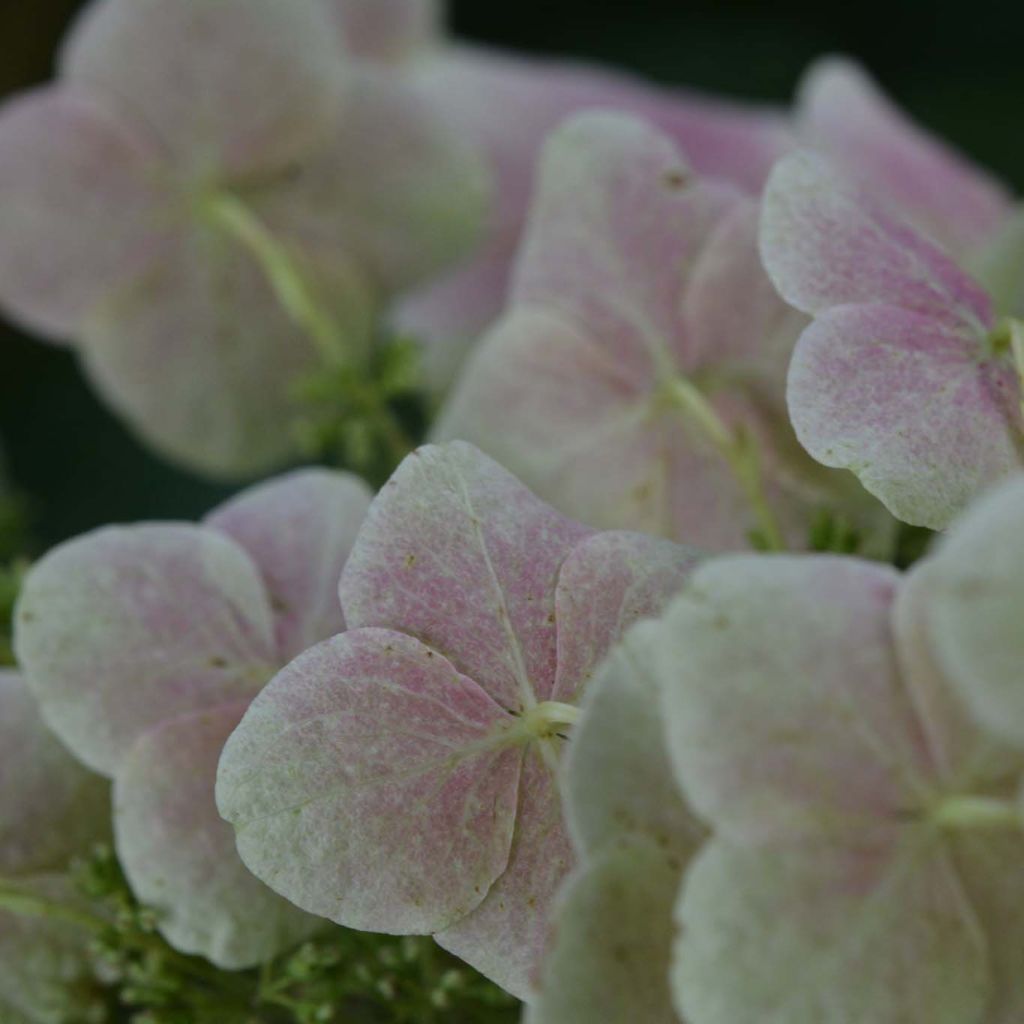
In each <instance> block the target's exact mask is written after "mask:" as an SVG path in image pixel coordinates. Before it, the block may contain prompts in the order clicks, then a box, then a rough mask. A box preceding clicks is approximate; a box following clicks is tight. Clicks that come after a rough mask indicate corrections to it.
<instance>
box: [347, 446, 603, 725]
mask: <svg viewBox="0 0 1024 1024" xmlns="http://www.w3.org/2000/svg"><path fill="white" fill-rule="evenodd" d="M589 533H590V531H589V530H588V529H587V528H586V527H583V526H580V525H579V524H578V523H574V522H572V521H571V520H568V519H565V518H563V517H562V516H561V515H559V514H558V513H557V512H555V511H554V509H552V508H550V507H549V506H547V505H545V504H544V503H543V502H542V501H540V500H539V499H538V498H536V497H534V496H533V494H531V493H530V492H529V491H528V490H527V489H526V487H524V486H523V485H522V484H521V483H520V482H519V481H518V480H516V479H515V477H513V476H511V475H510V474H509V473H508V472H506V471H505V470H504V469H502V468H501V466H499V465H498V464H497V463H495V462H492V461H491V460H490V459H489V458H487V457H486V456H485V455H483V454H482V453H481V452H479V451H478V450H477V449H476V448H473V447H472V446H471V445H468V444H463V443H461V442H454V443H452V444H447V445H436V446H435V445H429V446H427V447H424V448H420V449H419V450H417V451H416V452H413V454H412V455H410V456H408V458H406V459H405V461H404V462H403V463H402V465H401V466H399V468H398V470H397V471H396V473H395V474H394V476H393V477H392V478H391V480H390V481H389V482H388V483H387V484H386V485H385V486H384V488H383V490H382V491H381V493H380V494H379V495H378V497H377V498H376V500H375V501H374V503H373V504H372V505H371V506H370V511H369V514H368V515H367V518H366V523H365V525H364V526H363V528H362V530H361V531H360V534H359V538H358V540H357V541H356V546H355V548H354V550H353V552H352V555H351V557H350V558H349V562H348V565H347V566H346V568H345V572H344V574H343V575H342V578H341V603H342V609H343V611H344V613H345V618H346V621H347V622H348V624H349V626H350V627H352V628H354V627H358V626H380V627H383V628H387V629H396V630H401V631H403V632H407V633H410V634H412V635H414V636H416V637H419V638H420V639H421V640H423V642H424V643H427V644H429V645H430V646H431V647H433V648H435V649H436V650H438V651H439V652H441V653H442V654H443V655H444V656H445V657H447V658H449V659H450V660H451V661H452V663H453V664H454V665H455V666H456V668H458V670H459V671H460V672H464V673H465V674H466V675H468V676H470V677H471V678H472V679H474V680H476V682H477V683H479V685H480V686H482V687H483V689H484V690H485V691H486V692H487V693H488V694H490V696H491V697H493V698H494V700H496V701H497V702H498V703H499V704H500V705H501V706H502V707H504V708H507V709H509V710H517V709H519V708H520V707H526V706H529V705H531V704H532V703H533V701H534V699H537V700H545V699H547V697H548V696H549V695H550V693H551V689H552V687H553V686H554V681H555V658H556V630H555V614H554V612H555V585H556V582H557V574H558V570H559V567H560V566H561V564H562V562H563V560H564V559H565V557H566V556H567V555H568V553H569V552H570V551H571V550H572V548H573V547H574V546H575V545H576V544H577V543H579V541H581V540H583V538H584V537H586V536H587V535H588V534H589Z"/></svg>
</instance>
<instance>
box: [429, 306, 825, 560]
mask: <svg viewBox="0 0 1024 1024" xmlns="http://www.w3.org/2000/svg"><path fill="white" fill-rule="evenodd" d="M619 340H621V339H617V338H615V337H614V336H613V335H608V336H605V337H601V336H598V335H596V334H593V333H588V332H586V331H584V330H581V329H578V328H576V327H574V326H573V324H572V323H571V322H570V321H568V320H567V319H566V318H565V317H563V316H562V315H561V314H557V315H552V314H551V313H549V312H548V311H547V310H543V309H539V308H533V307H529V306H524V307H523V308H521V309H516V310H515V311H514V312H513V313H512V314H510V315H509V316H508V317H507V318H506V319H504V320H502V321H501V322H500V323H499V324H498V326H497V327H496V328H495V330H494V331H493V332H492V333H491V334H490V335H489V336H488V338H487V339H486V340H485V341H484V343H483V345H482V346H481V348H480V349H479V351H478V352H477V353H476V354H475V356H474V357H473V359H472V360H471V362H470V364H469V366H468V367H467V369H466V372H465V374H464V376H463V379H462V382H461V383H460V385H459V387H458V388H457V389H456V391H455V393H454V395H453V396H452V398H451V399H450V401H449V403H448V406H447V407H446V409H445V411H444V412H443V413H442V415H441V417H440V420H439V422H438V424H437V425H436V427H435V436H436V437H438V438H439V439H442V440H444V439H449V438H465V439H466V440H469V441H472V442H473V443H474V444H477V445H479V446H480V447H481V448H483V449H484V450H485V451H486V452H487V453H488V454H489V455H492V456H493V457H494V458H496V459H497V460H498V461H499V462H501V463H502V464H503V465H505V466H507V467H508V468H509V469H510V470H511V471H512V472H514V473H515V474H516V475H517V476H519V477H520V478H521V479H522V480H523V481H524V483H526V484H527V486H529V487H530V488H531V489H532V490H534V491H535V492H536V493H537V494H539V495H540V496H541V497H542V498H544V499H545V500H547V501H550V502H551V503H552V504H553V505H555V507H556V508H558V509H560V510H561V511H563V512H565V513H566V514H567V515H571V516H574V517H575V518H578V519H581V520H583V521H585V522H587V523H589V524H591V525H592V526H594V527H597V528H599V529H619V528H625V529H631V530H637V531H642V532H645V533H652V534H656V535H659V536H662V537H668V538H672V539H675V540H681V541H685V542H686V543H688V544H694V545H697V546H699V547H702V548H706V549H708V550H729V549H732V550H735V549H736V548H739V547H746V546H747V545H748V544H749V536H750V531H751V528H752V527H753V526H754V522H753V518H752V514H751V509H750V504H749V500H748V498H747V497H746V495H744V493H743V492H742V490H741V489H740V486H739V484H738V483H737V481H736V478H735V476H734V475H733V473H732V471H731V469H730V468H729V466H728V464H727V462H726V461H725V459H724V458H723V457H722V454H721V452H720V451H719V450H718V449H717V448H715V447H714V445H713V444H712V443H711V442H710V441H709V440H708V438H707V436H706V434H705V433H704V432H703V430H702V429H700V428H699V427H697V426H695V425H694V424H693V423H692V421H691V420H690V419H689V418H688V416H687V415H685V414H684V413H683V412H682V411H681V410H679V409H677V408H675V407H673V406H672V405H671V404H670V403H669V402H668V401H665V400H662V399H661V397H660V396H656V395H655V383H654V379H653V371H652V369H651V366H650V358H649V355H648V354H647V353H646V352H644V351H643V350H642V349H637V348H629V347H625V346H623V347H622V348H620V349H619V350H618V351H616V349H615V347H614V345H615V342H616V341H619ZM712 404H713V405H714V406H715V407H716V408H717V410H718V412H719V414H720V415H721V416H722V418H723V420H724V421H725V422H726V423H729V424H737V423H741V424H743V426H744V428H745V429H747V430H752V431H754V432H756V435H757V437H758V438H759V440H760V441H762V442H763V444H764V445H772V444H774V443H776V441H777V436H778V434H779V428H782V427H784V426H785V425H784V424H781V423H779V424H778V428H776V427H773V426H772V425H771V423H770V421H769V420H768V419H767V418H765V417H764V416H763V415H762V411H761V409H760V408H759V407H758V404H757V403H752V402H751V401H748V400H747V399H746V398H745V397H743V396H741V395H737V394H734V393H730V392H729V391H728V390H723V391H721V392H718V393H717V394H715V395H714V396H713V399H712ZM786 429H788V427H787V428H786ZM793 447H794V448H795V447H796V445H795V442H794V443H793ZM772 455H774V453H772ZM801 455H802V453H801ZM802 459H803V461H804V462H810V460H809V459H807V458H806V456H804V455H802ZM766 461H769V463H770V465H771V466H772V468H774V461H773V460H771V459H769V460H766ZM787 472H788V470H787ZM770 492H771V496H770V499H769V500H770V501H771V502H772V503H773V504H776V505H778V504H779V503H780V500H782V501H784V502H785V504H784V505H783V506H781V511H782V512H784V513H785V516H784V519H785V529H786V532H787V535H789V534H790V533H792V536H791V538H790V539H791V540H792V541H793V543H795V544H797V545H800V544H802V543H804V541H805V539H806V533H807V505H806V503H805V502H802V501H801V502H796V503H795V504H794V502H793V499H792V496H790V497H785V496H784V495H783V494H782V493H779V492H777V489H776V488H775V487H774V485H772V486H771V487H770ZM787 506H788V508H787ZM789 520H792V522H790V521H789Z"/></svg>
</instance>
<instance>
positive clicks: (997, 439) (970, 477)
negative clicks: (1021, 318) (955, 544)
mask: <svg viewBox="0 0 1024 1024" xmlns="http://www.w3.org/2000/svg"><path fill="white" fill-rule="evenodd" d="M1019 398H1020V386H1019V382H1018V380H1017V376H1016V372H1015V370H1014V369H1013V367H1012V366H1011V364H1010V362H1009V361H1008V360H1007V361H1005V362H1004V361H1002V360H998V361H997V360H996V359H993V358H991V357H987V356H986V353H985V344H984V342H983V340H982V339H980V338H979V337H978V336H976V335H973V334H972V333H971V332H969V331H967V330H965V329H964V328H955V327H953V326H951V325H950V324H949V322H948V321H946V322H943V321H942V320H940V319H936V318H933V317H930V316H927V315H922V314H920V313H914V312H910V311H909V310H906V309H900V308H897V307H895V306H888V305H862V306H844V307H839V308H837V309H833V310H830V311H829V312H828V313H826V314H824V315H823V316H820V317H819V318H818V319H817V320H816V321H815V322H814V323H813V324H812V325H811V326H810V327H809V328H808V329H807V330H806V331H805V332H804V334H803V335H802V336H801V338H800V341H799V343H798V345H797V349H796V352H795V353H794V356H793V362H792V365H791V368H790V376H789V408H790V414H791V416H792V418H793V425H794V427H795V428H796V432H797V436H798V437H799V438H800V441H801V443H802V444H803V445H804V447H805V448H806V449H807V450H808V451H809V452H810V454H811V455H813V456H814V458H816V459H817V460H818V461H819V462H823V463H824V464H825V465H826V466H835V467H840V468H845V469H850V470H852V471H853V472H854V473H855V474H856V475H857V476H858V478H859V479H860V481H861V483H863V484H864V486H865V487H866V488H867V489H868V490H869V491H871V493H872V494H875V495H876V496H877V497H879V498H880V499H881V500H882V501H883V502H884V503H885V504H886V506H887V507H888V508H889V510H890V511H891V512H892V513H893V514H894V515H895V516H897V517H898V518H900V519H903V520H904V521H906V522H910V523H914V524H916V525H920V526H929V527H932V528H933V529H942V528H944V527H945V526H947V525H948V524H949V522H950V520H951V519H953V517H954V516H955V515H956V514H957V513H959V512H960V511H961V510H962V509H963V508H964V507H965V506H966V505H967V503H968V502H969V501H970V500H971V498H972V497H973V496H974V495H975V494H977V493H978V491H979V490H981V489H982V488H984V487H985V486H986V485H988V484H990V483H992V482H993V481H995V480H998V479H1000V478H1002V477H1004V476H1006V474H1008V473H1010V472H1012V471H1013V470H1014V469H1016V468H1018V467H1019V466H1020V464H1021V456H1020V445H1021V432H1022V430H1024V425H1022V422H1021V412H1020V400H1019Z"/></svg>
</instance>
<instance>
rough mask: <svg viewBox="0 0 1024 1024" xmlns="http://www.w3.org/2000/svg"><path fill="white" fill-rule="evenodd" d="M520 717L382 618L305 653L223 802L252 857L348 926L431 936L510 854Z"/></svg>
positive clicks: (258, 713) (227, 762)
mask: <svg viewBox="0 0 1024 1024" xmlns="http://www.w3.org/2000/svg"><path fill="white" fill-rule="evenodd" d="M515 721H516V720H515V719H514V718H512V717H511V716H510V715H508V714H507V713H506V712H505V711H503V710H502V709H501V708H499V707H498V705H497V704H495V703H494V701H492V700H491V699H490V697H488V696H487V695H486V694H485V693H484V692H483V690H481V689H480V687H479V686H477V685H476V683H474V682H473V681H472V680H471V679H467V678H466V677H465V676H462V675H459V673H458V672H456V670H455V669H454V668H453V667H452V665H451V663H450V662H448V661H447V660H446V659H445V658H444V657H442V656H441V655H440V654H438V653H436V652H435V651H433V650H431V648H429V647H426V646H424V645H423V644H421V643H420V642H419V641H417V640H414V639H412V638H411V637H408V636H404V635H402V634H400V633H392V632H390V631H388V630H382V629H360V630H353V631H351V632H348V633H343V634H342V635H341V636H338V637H334V638H333V639H331V640H327V641H325V642H324V643H322V644H320V645H318V646H317V647H314V648H312V649H311V650H309V651H307V652H306V653H305V654H304V655H301V656H300V657H299V658H298V659H296V660H295V661H294V662H292V663H291V665H289V666H288V667H286V668H285V669H284V670H283V671H282V672H281V673H280V674H279V675H278V676H277V677H276V678H275V679H274V680H273V681H272V682H271V683H270V684H269V685H268V686H267V688H266V689H265V690H264V691H263V692H262V693H261V694H260V696H259V697H258V698H257V699H256V700H255V701H254V703H253V705H252V707H251V708H250V710H249V712H248V713H247V714H246V716H245V718H244V719H243V720H242V724H241V725H240V726H239V727H238V729H237V730H236V731H235V733H234V735H233V736H232V737H231V739H230V740H229V741H228V743H227V745H226V747H225V749H224V754H223V757H222V759H221V765H220V772H219V775H218V779H217V804H218V806H219V808H220V813H221V814H222V815H223V816H224V818H226V819H227V820H228V821H230V822H231V823H232V824H233V825H234V826H235V831H236V834H237V842H238V850H239V853H240V854H241V856H242V859H243V861H245V863H246V865H247V866H248V867H249V869H250V870H251V871H252V872H253V873H254V874H255V875H256V876H257V878H260V879H262V880H263V881H264V882H266V883H267V884H268V885H269V886H270V887H271V888H273V889H275V890H276V891H277V892H279V893H281V894H282V895H283V896H285V897H286V898H287V899H289V900H291V901H292V902H293V903H295V904H297V905H298V906H300V907H302V908H304V909H306V910H309V911H310V912H312V913H316V914H320V915H322V916H324V917H329V918H331V919H332V920H334V921H337V922H338V923H339V924H344V925H346V926H348V927H351V928H360V929H365V930H372V931H383V932H391V933H399V934H410V933H416V934H419V933H428V932H433V931H436V930H438V929H440V928H444V927H446V926H447V925H450V924H452V923H454V922H455V921H458V920H460V919H461V918H463V917H465V916H466V914H468V913H469V912H470V911H472V910H473V908H474V907H476V906H478V905H479V903H480V902H481V900H483V899H484V897H485V896H486V895H487V892H488V890H489V889H490V887H491V886H492V884H493V883H494V881H495V879H497V878H498V877H499V876H500V875H501V874H502V872H503V871H504V870H505V868H506V866H507V864H508V860H509V850H510V848H511V845H512V832H513V827H514V823H515V817H516V801H517V794H518V791H519V777H520V769H521V764H522V757H523V754H522V750H521V749H519V748H518V746H517V744H516V743H515V742H510V737H509V730H510V729H511V728H512V726H513V725H514V724H515Z"/></svg>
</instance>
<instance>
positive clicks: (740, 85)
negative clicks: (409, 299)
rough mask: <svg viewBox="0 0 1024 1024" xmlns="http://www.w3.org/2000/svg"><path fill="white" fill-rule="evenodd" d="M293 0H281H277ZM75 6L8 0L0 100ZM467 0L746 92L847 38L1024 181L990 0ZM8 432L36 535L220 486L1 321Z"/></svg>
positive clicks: (501, 41) (1019, 100)
mask: <svg viewBox="0 0 1024 1024" xmlns="http://www.w3.org/2000/svg"><path fill="white" fill-rule="evenodd" d="M282 2H286V0H282ZM79 6H80V3H78V2H75V0H31V2H28V3H26V2H24V0H0V99H2V98H3V97H4V96H6V95H7V94H9V93H11V92H15V91H17V90H19V89H22V88H25V87H26V86H28V85H31V84H33V83H36V82H40V81H44V80H45V79H47V78H48V77H49V75H50V68H51V63H52V57H53V53H54V50H55V47H56V45H57V43H58V41H59V39H60V37H61V35H62V34H63V32H64V30H65V28H66V26H67V24H68V21H69V19H70V18H71V17H72V15H73V14H74V12H75V10H76V9H77V8H78V7H79ZM603 6H604V5H601V4H600V3H595V2H594V0H515V2H514V3H494V2H490V3H487V2H482V0H462V2H458V0H456V2H454V3H453V4H452V15H453V16H452V21H453V24H454V28H455V31H456V32H457V33H458V34H460V35H463V36H466V37H470V38H473V39H476V40H480V41H484V42H487V43H490V44H493V45H498V46H502V47H508V48H515V49H520V50H526V51H532V52H538V53H547V54H565V55H571V56H573V57H577V58H589V59H593V60H598V61H602V62H606V63H610V64H613V65H617V66H619V67H622V68H626V69H630V70H633V71H636V72H641V73H644V74H646V75H648V76H650V77H651V78H654V79H656V80H659V81H662V82H665V83H674V84H680V85H687V86H690V87H692V88H696V89H702V90H707V91H714V92H720V93H723V94H726V95H728V96H732V97H735V98H740V99H751V100H768V101H776V102H780V103H781V102H787V101H788V100H789V99H790V97H791V95H792V92H793V89H794V86H795V84H796V82H797V80H798V78H799V76H800V74H801V72H802V70H803V69H804V67H805V66H806V65H807V64H808V63H809V62H810V61H811V60H813V59H814V57H816V56H818V55H819V54H822V53H826V52H836V51H841V52H845V53H847V54H850V55H852V56H855V57H856V58H858V59H859V60H860V61H862V62H863V63H864V64H865V65H867V67H868V68H869V69H870V70H871V71H872V72H873V73H874V75H875V76H876V77H877V78H879V79H880V81H881V83H882V85H883V86H884V87H885V88H886V89H887V90H888V91H889V92H890V93H891V94H893V95H894V96H895V98H896V99H897V101H898V102H899V103H900V104H901V105H902V106H903V107H904V108H905V109H907V110H908V111H910V113H911V114H912V115H913V116H914V117H916V118H917V119H918V120H919V121H921V122H922V123H924V124H925V125H928V126H929V127H930V128H932V129H933V130H935V131H937V132H939V133H941V134H942V135H944V136H946V137H947V138H948V139H949V140H951V141H952V142H954V143H956V144H957V145H959V146H960V147H961V148H963V149H965V150H966V151H967V152H969V153H970V154H971V155H972V156H973V157H974V158H975V159H976V160H978V161H979V162H981V163H983V164H986V165H987V166H989V167H990V168H992V169H993V170H994V171H996V172H997V173H999V174H1001V175H1002V176H1003V177H1004V178H1005V179H1007V180H1008V181H1009V182H1010V183H1011V184H1012V185H1014V186H1015V187H1016V189H1017V190H1018V191H1024V60H1022V59H1021V44H1020V39H1021V29H1022V28H1024V17H1022V15H1021V14H1020V13H1019V11H1017V10H1016V5H1012V4H1010V3H1006V2H1002V3H999V2H995V0H983V2H977V0H975V2H964V0H961V2H954V0H931V2H929V0H890V2H888V3H885V2H879V0H860V2H858V3H845V4H842V3H822V2H821V0H773V2H772V3H770V4H769V3H766V2H764V0H746V2H739V3H737V2H725V0H688V2H686V3H683V2H680V0H633V2H631V3H618V4H609V5H607V9H606V10H605V9H602V8H603ZM0 439H2V440H0V443H2V446H3V448H4V449H5V451H6V454H7V461H8V465H9V469H10V474H11V476H12V477H13V479H14V481H15V483H16V485H17V486H18V488H19V489H20V490H21V491H22V492H23V493H24V495H25V497H26V499H27V502H28V510H29V514H30V517H31V528H32V533H33V535H34V538H35V540H36V543H37V545H38V546H39V547H46V546H49V545H51V544H53V543H55V542H56V541H58V540H61V539H63V538H65V537H68V536H71V535H73V534H76V533H80V532H82V531H83V530H87V529H91V528H92V527H94V526H97V525H100V524H103V523H106V522H115V521H131V520H136V519H145V518H161V519H167V518H183V517H184V518H194V517H196V516H198V515H199V514H201V513H202V512H204V511H205V510H206V509H208V508H209V507H210V506H211V505H212V504H213V503H214V502H216V501H217V500H219V499H220V498H221V497H222V496H224V495H225V494H226V493H227V491H226V489H223V488H218V487H214V486H211V485H209V484H206V483H203V482H202V481H199V480H197V479H195V478H193V477H190V476H188V475H186V474H183V473H180V472H177V471H175V470H173V469H171V468H169V467H168V466H166V465H165V464H163V463H161V462H160V461H159V460H157V459H156V458H154V457H152V456H150V455H149V454H148V453H147V452H146V451H145V450H143V449H142V448H141V447H140V446H139V444H138V443H137V442H135V441H134V440H133V438H132V437H131V436H130V435H129V434H128V433H127V432H126V431H125V430H124V429H123V428H122V427H121V425H120V424H119V423H118V422H117V421H115V420H114V419H113V418H112V416H111V415H110V414H109V413H108V412H107V411H106V410H105V409H103V408H102V407H101V406H100V405H99V403H98V402H97V400H96V399H95V398H94V397H93V396H92V394H91V393H90V391H89V390H88V389H87V387H86V386H85V385H84V384H83V382H82V380H81V377H80V375H79V373H78V370H77V367H76V365H75V360H74V358H73V357H72V356H71V355H69V354H68V353H67V352H64V351H61V350H59V349H55V348H52V347H48V346H45V345H41V344H38V343H37V342H33V341H31V340H29V339H28V338H26V337H24V336H23V335H20V334H19V333H18V332H17V331H16V330H15V329H14V328H13V327H11V326H10V325H8V324H7V323H5V322H3V321H2V320H0Z"/></svg>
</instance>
